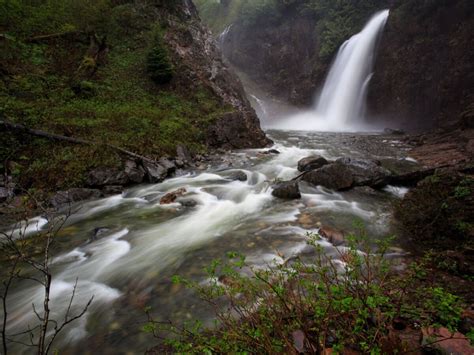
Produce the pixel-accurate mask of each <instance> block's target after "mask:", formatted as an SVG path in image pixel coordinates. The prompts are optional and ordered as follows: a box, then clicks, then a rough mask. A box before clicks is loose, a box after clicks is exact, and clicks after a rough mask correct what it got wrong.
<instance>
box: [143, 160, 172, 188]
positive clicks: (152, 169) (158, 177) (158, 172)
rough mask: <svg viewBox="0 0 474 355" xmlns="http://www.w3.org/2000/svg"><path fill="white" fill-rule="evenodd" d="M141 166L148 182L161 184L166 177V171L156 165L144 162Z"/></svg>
mask: <svg viewBox="0 0 474 355" xmlns="http://www.w3.org/2000/svg"><path fill="white" fill-rule="evenodd" d="M143 166H144V168H145V172H146V177H147V181H148V182H151V183H158V182H162V181H163V180H164V179H165V178H166V177H167V176H168V169H166V168H165V167H164V166H162V165H160V164H158V163H151V162H145V163H144V164H143Z"/></svg>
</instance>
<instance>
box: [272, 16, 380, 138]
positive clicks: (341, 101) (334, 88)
mask: <svg viewBox="0 0 474 355" xmlns="http://www.w3.org/2000/svg"><path fill="white" fill-rule="evenodd" d="M388 15H389V10H384V11H380V12H378V13H376V14H375V15H374V16H373V17H372V18H371V19H370V21H369V22H368V23H367V25H366V26H365V27H364V29H363V30H362V31H361V32H359V33H357V34H356V35H354V36H352V37H351V38H350V39H349V40H347V41H346V42H344V44H342V46H341V47H340V49H339V52H338V54H337V56H336V59H335V61H334V63H333V65H332V67H331V69H330V71H329V74H328V76H327V79H326V82H325V83H324V87H323V89H322V92H321V95H320V96H319V99H318V100H317V102H316V105H315V108H314V109H313V110H311V111H307V112H302V113H298V114H297V115H294V116H292V117H289V118H288V119H286V120H284V121H282V122H279V123H278V124H277V125H276V126H275V127H272V128H277V129H286V130H288V129H289V130H295V129H296V130H317V131H354V130H367V127H364V124H363V122H362V120H361V119H362V114H363V111H364V104H365V97H366V92H367V87H368V85H369V81H370V78H371V76H372V66H373V59H374V54H375V46H376V43H377V38H378V37H379V34H380V33H381V31H382V30H383V28H384V26H385V23H386V22H387V18H388Z"/></svg>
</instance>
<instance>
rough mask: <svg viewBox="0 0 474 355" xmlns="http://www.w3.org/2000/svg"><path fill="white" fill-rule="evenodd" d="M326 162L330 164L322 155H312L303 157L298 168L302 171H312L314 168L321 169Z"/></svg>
mask: <svg viewBox="0 0 474 355" xmlns="http://www.w3.org/2000/svg"><path fill="white" fill-rule="evenodd" d="M326 164H328V161H327V160H326V159H325V158H323V157H322V156H319V155H312V156H309V157H306V158H303V159H301V160H300V161H299V162H298V170H299V171H301V172H305V171H311V170H314V169H319V168H320V167H322V166H324V165H326Z"/></svg>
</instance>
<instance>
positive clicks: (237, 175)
mask: <svg viewBox="0 0 474 355" xmlns="http://www.w3.org/2000/svg"><path fill="white" fill-rule="evenodd" d="M228 179H230V180H233V181H247V174H246V173H245V172H243V171H242V170H237V171H234V172H233V173H232V174H230V175H229V176H228Z"/></svg>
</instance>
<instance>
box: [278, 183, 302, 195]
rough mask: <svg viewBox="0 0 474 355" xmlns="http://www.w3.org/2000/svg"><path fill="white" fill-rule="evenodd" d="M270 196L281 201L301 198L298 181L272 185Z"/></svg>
mask: <svg viewBox="0 0 474 355" xmlns="http://www.w3.org/2000/svg"><path fill="white" fill-rule="evenodd" d="M272 195H273V196H275V197H278V198H283V199H297V198H301V193H300V187H299V184H298V181H285V182H281V183H279V184H276V185H274V186H273V191H272Z"/></svg>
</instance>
